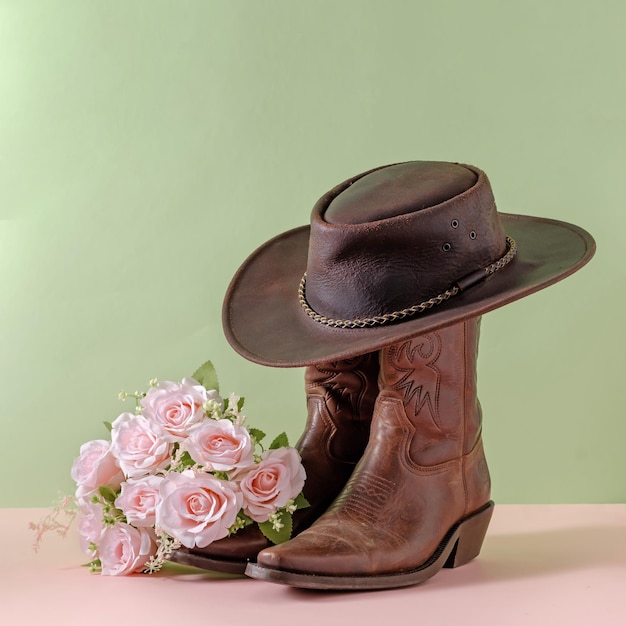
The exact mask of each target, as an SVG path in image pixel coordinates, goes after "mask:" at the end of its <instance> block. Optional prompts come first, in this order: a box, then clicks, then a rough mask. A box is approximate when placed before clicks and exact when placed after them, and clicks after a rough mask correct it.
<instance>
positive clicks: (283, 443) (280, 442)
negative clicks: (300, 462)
mask: <svg viewBox="0 0 626 626" xmlns="http://www.w3.org/2000/svg"><path fill="white" fill-rule="evenodd" d="M288 445H289V439H287V433H280V435H278V437H276V439H274V441H272V443H270V450H276V449H277V448H285V447H287V446H288Z"/></svg>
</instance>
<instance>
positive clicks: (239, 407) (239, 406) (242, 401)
mask: <svg viewBox="0 0 626 626" xmlns="http://www.w3.org/2000/svg"><path fill="white" fill-rule="evenodd" d="M245 401H246V399H245V398H239V401H238V402H237V410H238V411H241V409H243V405H244V403H245Z"/></svg>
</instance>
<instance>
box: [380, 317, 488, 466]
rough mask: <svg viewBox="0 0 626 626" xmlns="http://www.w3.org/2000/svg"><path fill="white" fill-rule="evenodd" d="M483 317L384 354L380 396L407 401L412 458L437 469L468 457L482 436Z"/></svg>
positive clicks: (385, 351) (401, 344) (410, 453)
mask: <svg viewBox="0 0 626 626" xmlns="http://www.w3.org/2000/svg"><path fill="white" fill-rule="evenodd" d="M479 331H480V318H475V319H471V320H467V321H465V322H460V323H458V324H455V325H453V326H449V327H447V328H443V329H441V330H438V331H435V332H433V333H429V334H427V335H423V336H420V337H415V338H413V339H410V340H407V341H404V342H401V343H398V344H395V345H393V346H391V347H389V348H386V349H384V350H382V351H381V355H380V375H379V376H380V377H379V386H380V396H381V397H390V398H396V399H399V400H401V401H402V405H403V407H404V412H405V414H406V419H407V421H408V425H410V427H411V429H412V430H413V431H414V432H413V434H412V437H411V441H410V450H409V455H410V457H411V459H412V461H413V462H414V463H416V464H417V465H420V466H431V465H437V464H440V463H445V462H446V461H449V460H452V459H456V458H459V457H461V456H463V455H466V454H468V453H469V452H470V451H471V450H472V449H473V448H474V447H475V445H476V443H477V442H478V440H479V438H480V433H481V417H482V416H481V408H480V403H479V401H478V396H477V388H476V359H477V356H478V338H479Z"/></svg>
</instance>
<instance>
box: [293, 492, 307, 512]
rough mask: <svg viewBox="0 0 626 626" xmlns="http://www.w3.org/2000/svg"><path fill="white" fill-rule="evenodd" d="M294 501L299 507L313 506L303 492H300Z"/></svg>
mask: <svg viewBox="0 0 626 626" xmlns="http://www.w3.org/2000/svg"><path fill="white" fill-rule="evenodd" d="M293 503H294V504H295V505H296V506H297V507H298V509H308V508H309V507H310V506H311V503H310V502H309V501H308V500H307V499H306V498H305V497H304V494H303V493H302V492H300V493H299V494H298V496H297V497H296V498H295V499H294V501H293Z"/></svg>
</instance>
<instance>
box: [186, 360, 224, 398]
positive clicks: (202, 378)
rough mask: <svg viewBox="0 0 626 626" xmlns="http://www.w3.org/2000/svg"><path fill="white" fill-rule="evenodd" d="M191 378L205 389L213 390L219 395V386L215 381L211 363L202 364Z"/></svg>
mask: <svg viewBox="0 0 626 626" xmlns="http://www.w3.org/2000/svg"><path fill="white" fill-rule="evenodd" d="M191 377H192V378H193V379H194V380H197V381H198V382H199V383H200V384H201V385H202V386H203V387H204V388H205V389H207V390H210V389H215V391H217V392H218V393H219V390H220V386H219V383H218V381H217V372H216V371H215V367H213V363H211V361H207V362H206V363H203V364H202V365H201V366H200V367H199V368H198V369H197V370H196V371H195V372H194V373H193V374H192V375H191Z"/></svg>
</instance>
